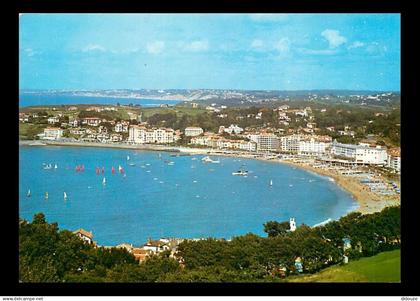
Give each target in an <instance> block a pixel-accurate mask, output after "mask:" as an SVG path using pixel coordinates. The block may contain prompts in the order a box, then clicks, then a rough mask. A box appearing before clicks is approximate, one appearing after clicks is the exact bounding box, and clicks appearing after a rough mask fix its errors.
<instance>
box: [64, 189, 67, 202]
mask: <svg viewBox="0 0 420 301" xmlns="http://www.w3.org/2000/svg"><path fill="white" fill-rule="evenodd" d="M64 199H65V200H67V193H66V192H65V191H64Z"/></svg>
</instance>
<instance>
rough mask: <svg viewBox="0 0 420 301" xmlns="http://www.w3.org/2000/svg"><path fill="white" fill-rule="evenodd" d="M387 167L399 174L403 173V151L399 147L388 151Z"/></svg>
mask: <svg viewBox="0 0 420 301" xmlns="http://www.w3.org/2000/svg"><path fill="white" fill-rule="evenodd" d="M387 167H389V168H391V169H393V170H395V171H397V172H400V171H401V149H400V148H399V147H398V148H393V149H390V150H389V151H388V158H387Z"/></svg>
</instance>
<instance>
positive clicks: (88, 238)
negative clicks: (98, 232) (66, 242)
mask: <svg viewBox="0 0 420 301" xmlns="http://www.w3.org/2000/svg"><path fill="white" fill-rule="evenodd" d="M73 233H74V234H76V235H77V236H78V237H79V238H80V239H82V240H83V241H85V242H87V243H88V244H93V243H94V241H93V233H92V232H88V231H86V230H84V229H78V230H76V231H73Z"/></svg>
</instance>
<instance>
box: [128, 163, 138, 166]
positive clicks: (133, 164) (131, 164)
mask: <svg viewBox="0 0 420 301" xmlns="http://www.w3.org/2000/svg"><path fill="white" fill-rule="evenodd" d="M128 165H130V166H136V163H129V164H128Z"/></svg>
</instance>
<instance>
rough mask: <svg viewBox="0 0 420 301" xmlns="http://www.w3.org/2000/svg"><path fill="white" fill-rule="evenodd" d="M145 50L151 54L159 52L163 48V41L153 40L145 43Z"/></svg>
mask: <svg viewBox="0 0 420 301" xmlns="http://www.w3.org/2000/svg"><path fill="white" fill-rule="evenodd" d="M146 48H147V52H148V53H151V54H159V53H161V52H162V51H163V50H164V49H165V42H163V41H154V42H150V43H147V45H146Z"/></svg>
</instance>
